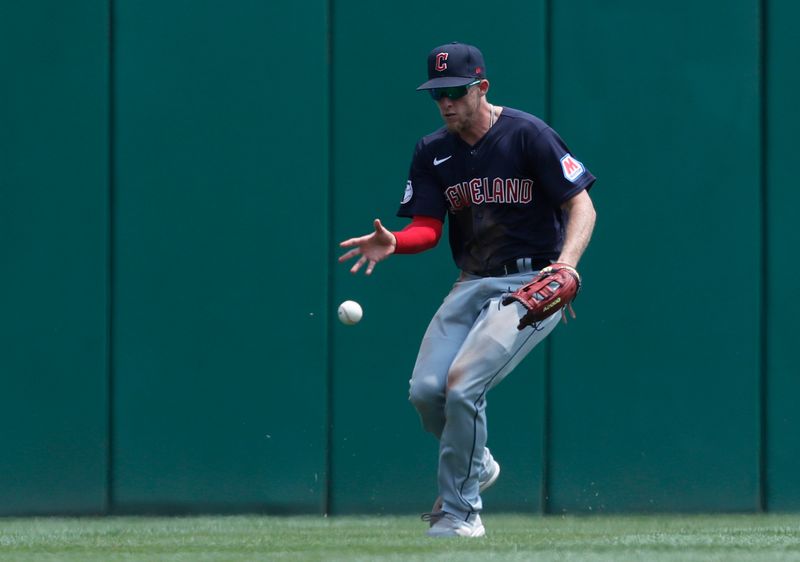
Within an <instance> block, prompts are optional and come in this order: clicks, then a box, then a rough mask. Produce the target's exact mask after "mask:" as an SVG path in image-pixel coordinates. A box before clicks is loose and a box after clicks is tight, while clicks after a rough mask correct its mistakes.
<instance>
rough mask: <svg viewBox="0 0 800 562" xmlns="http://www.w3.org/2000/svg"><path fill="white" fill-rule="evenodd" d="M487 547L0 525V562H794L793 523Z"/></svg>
mask: <svg viewBox="0 0 800 562" xmlns="http://www.w3.org/2000/svg"><path fill="white" fill-rule="evenodd" d="M484 523H485V525H486V530H487V537H485V538H482V539H444V540H443V539H438V540H437V539H430V538H428V537H426V536H425V534H424V532H425V529H426V526H425V524H424V523H422V522H421V521H419V520H418V519H417V518H415V517H413V516H374V517H366V516H365V517H329V518H324V517H314V516H303V517H268V516H220V517H211V516H208V517H106V518H19V519H0V560H14V561H20V562H27V561H37V562H38V561H43V562H49V561H63V562H78V561H81V562H91V561H101V560H102V561H116V560H119V561H145V560H147V561H150V560H159V561H160V560H164V561H175V562H177V561H189V560H191V561H197V562H207V561H223V560H224V561H234V562H238V561H246V560H309V561H317V560H318V561H338V560H342V561H344V560H347V561H354V560H364V561H367V560H369V561H372V560H376V561H389V560H420V561H422V560H426V561H428V560H458V561H459V562H469V561H478V560H481V561H483V560H534V561H535V560H542V561H545V560H548V561H549V560H553V561H565V562H571V561H576V562H578V561H581V562H595V561H597V562H606V561H608V562H626V561H647V562H650V561H653V562H673V561H675V562H677V561H681V562H683V561H694V560H697V561H703V562H708V561H711V562H713V561H717V560H718V561H720V562H722V561H724V562H739V561H742V562H744V561H759V562H760V561H764V562H772V561H797V562H800V515H794V514H791V515H702V516H678V515H642V516H610V515H601V516H597V515H595V516H586V517H559V516H548V517H540V516H526V515H502V514H491V513H489V514H486V515H485V516H484Z"/></svg>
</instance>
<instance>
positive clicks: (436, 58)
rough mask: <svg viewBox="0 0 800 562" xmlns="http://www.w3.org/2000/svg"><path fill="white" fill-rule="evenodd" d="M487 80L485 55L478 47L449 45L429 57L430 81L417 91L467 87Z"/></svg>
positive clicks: (437, 48) (432, 52)
mask: <svg viewBox="0 0 800 562" xmlns="http://www.w3.org/2000/svg"><path fill="white" fill-rule="evenodd" d="M484 78H486V65H485V64H484V62H483V54H481V52H480V50H478V48H477V47H473V46H472V45H467V44H464V43H458V42H453V43H448V44H447V45H441V46H439V47H436V48H435V49H434V50H432V51H431V52H430V54H429V55H428V81H427V82H425V83H423V84H422V85H420V86H419V87H418V88H417V90H430V89H431V88H450V87H452V86H466V85H467V84H469V83H470V82H474V81H475V80H478V79H480V80H482V79H484Z"/></svg>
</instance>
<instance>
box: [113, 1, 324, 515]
mask: <svg viewBox="0 0 800 562" xmlns="http://www.w3.org/2000/svg"><path fill="white" fill-rule="evenodd" d="M325 17H326V11H325V4H324V3H323V2H322V1H317V2H312V3H311V4H309V3H305V4H303V5H299V4H292V3H285V2H280V3H274V2H271V3H267V2H255V1H253V2H232V3H227V2H215V1H203V2H194V1H192V2H189V1H173V2H167V3H164V2H155V1H144V2H117V3H116V35H115V64H116V77H117V80H116V82H115V88H116V96H117V106H116V107H117V124H116V138H115V147H116V150H115V159H116V170H115V178H116V192H115V201H116V210H115V217H114V218H115V221H116V237H115V247H114V250H115V264H116V267H115V280H116V282H115V286H114V296H115V307H114V376H115V385H114V387H115V401H114V429H115V433H114V438H115V443H114V444H115V447H114V484H115V489H114V500H115V507H116V509H117V510H118V511H141V510H146V511H156V510H158V511H178V510H189V511H206V510H217V511H218V510H223V511H225V510H250V509H252V510H262V509H263V510H269V511H278V512H280V511H312V512H319V511H320V509H321V506H322V497H323V486H324V482H325V446H326V443H325V436H326V430H325V404H326V400H325V392H326V335H325V334H326V323H327V318H328V306H327V291H326V283H325V281H324V280H325V277H326V275H327V254H328V250H327V239H326V235H327V234H326V231H327V211H326V204H327V167H328V164H327V162H328V161H327V149H326V140H327V132H326V131H327V128H326V108H327V106H326V103H327V101H326V94H327V67H326V60H325V56H326V50H325V33H326V28H325ZM300 295H302V297H300Z"/></svg>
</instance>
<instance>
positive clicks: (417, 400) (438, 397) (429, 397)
mask: <svg viewBox="0 0 800 562" xmlns="http://www.w3.org/2000/svg"><path fill="white" fill-rule="evenodd" d="M408 399H409V400H410V401H411V403H412V404H413V405H414V407H415V408H416V409H417V410H424V409H426V408H428V407H430V406H432V405H435V404H441V403H442V400H443V399H444V392H443V389H442V388H440V387H439V384H438V383H437V381H436V377H433V376H429V377H415V378H413V379H411V384H410V386H409V390H408Z"/></svg>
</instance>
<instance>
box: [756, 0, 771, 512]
mask: <svg viewBox="0 0 800 562" xmlns="http://www.w3.org/2000/svg"><path fill="white" fill-rule="evenodd" d="M758 9H759V11H760V20H759V28H758V34H759V38H758V44H759V60H758V64H759V67H760V68H759V73H758V76H759V92H758V94H759V121H760V129H761V130H760V136H761V139H760V141H761V142H760V154H759V159H760V177H759V183H760V188H761V189H760V194H761V201H760V203H761V216H760V220H761V248H760V254H761V314H760V320H761V330H760V334H759V335H760V342H759V343H760V346H759V347H760V359H761V361H760V365H759V389H758V393H759V446H758V484H757V485H758V509H759V511H762V512H763V511H766V510H767V508H768V501H767V491H768V490H767V486H768V478H767V468H768V466H767V452H768V433H767V429H768V428H767V408H768V398H767V392H768V384H767V381H768V376H769V354H768V351H769V328H768V323H767V321H768V318H769V308H768V305H769V291H768V281H769V258H768V250H769V232H768V218H769V213H768V203H769V200H768V194H769V183H768V180H769V176H768V174H769V171H768V169H767V154H768V152H767V148H768V138H767V133H768V131H769V123H768V121H767V117H768V100H767V93H768V76H769V73H768V67H767V62H768V59H767V57H768V55H769V53H768V51H767V38H768V35H767V32H768V21H767V15H768V12H767V0H759V4H758Z"/></svg>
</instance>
